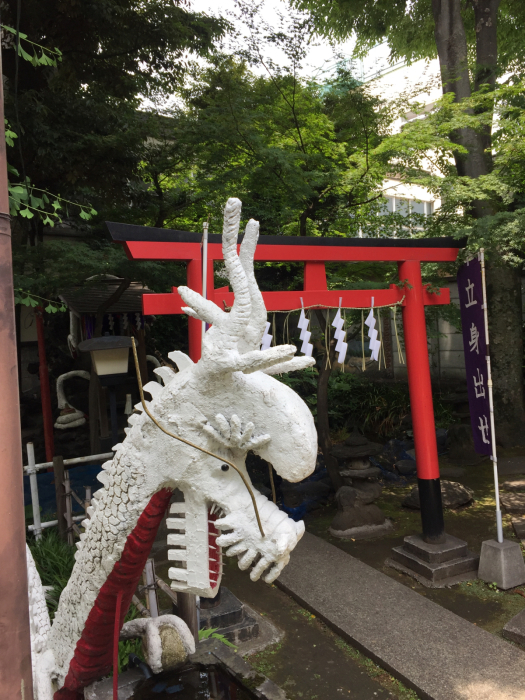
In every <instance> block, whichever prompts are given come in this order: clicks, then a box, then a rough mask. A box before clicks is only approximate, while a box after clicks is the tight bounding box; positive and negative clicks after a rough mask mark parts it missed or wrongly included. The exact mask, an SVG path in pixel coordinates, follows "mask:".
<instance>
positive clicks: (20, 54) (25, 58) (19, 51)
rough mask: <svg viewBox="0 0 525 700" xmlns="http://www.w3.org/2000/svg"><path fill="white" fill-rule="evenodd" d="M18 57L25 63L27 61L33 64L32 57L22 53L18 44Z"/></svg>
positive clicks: (22, 50)
mask: <svg viewBox="0 0 525 700" xmlns="http://www.w3.org/2000/svg"><path fill="white" fill-rule="evenodd" d="M18 55H19V56H22V58H23V59H24V60H25V61H29V63H33V56H31V54H28V53H27V51H24V49H23V48H22V44H18Z"/></svg>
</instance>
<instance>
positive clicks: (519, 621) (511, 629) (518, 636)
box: [503, 610, 525, 646]
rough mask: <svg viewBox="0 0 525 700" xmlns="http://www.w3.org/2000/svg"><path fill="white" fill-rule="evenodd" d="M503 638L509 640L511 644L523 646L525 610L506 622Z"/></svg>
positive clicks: (524, 643)
mask: <svg viewBox="0 0 525 700" xmlns="http://www.w3.org/2000/svg"><path fill="white" fill-rule="evenodd" d="M503 636H504V637H505V639H510V641H511V642H516V644H521V646H525V610H522V611H521V612H519V613H518V614H517V615H514V617H513V618H512V619H511V620H509V621H508V622H507V624H506V625H505V627H504V628H503Z"/></svg>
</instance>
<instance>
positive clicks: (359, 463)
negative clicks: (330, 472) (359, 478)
mask: <svg viewBox="0 0 525 700" xmlns="http://www.w3.org/2000/svg"><path fill="white" fill-rule="evenodd" d="M369 466H370V460H369V459H368V457H358V458H357V459H351V460H350V461H349V462H347V464H346V468H347V469H357V470H362V469H368V467H369Z"/></svg>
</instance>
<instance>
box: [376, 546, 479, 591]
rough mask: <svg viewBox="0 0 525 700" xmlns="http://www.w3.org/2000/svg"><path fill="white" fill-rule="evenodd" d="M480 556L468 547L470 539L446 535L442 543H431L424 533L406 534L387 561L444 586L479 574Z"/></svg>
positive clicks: (432, 585)
mask: <svg viewBox="0 0 525 700" xmlns="http://www.w3.org/2000/svg"><path fill="white" fill-rule="evenodd" d="M478 562H479V557H477V556H476V555H475V554H472V552H469V551H468V549H467V543H466V542H464V541H463V540H460V539H458V538H457V537H452V535H445V541H444V542H443V543H440V544H429V543H428V542H425V541H424V540H423V537H422V536H421V535H409V536H408V537H405V539H404V544H403V546H401V547H394V549H393V550H392V554H391V557H390V559H387V561H386V563H387V565H388V566H391V567H392V568H394V569H397V570H398V571H402V572H403V573H405V574H408V575H409V576H411V577H412V578H415V579H416V580H417V581H419V582H420V583H422V584H423V585H424V586H427V587H429V588H444V587H445V586H449V585H451V584H453V583H459V582H460V581H468V580H469V579H474V578H476V573H477V569H478Z"/></svg>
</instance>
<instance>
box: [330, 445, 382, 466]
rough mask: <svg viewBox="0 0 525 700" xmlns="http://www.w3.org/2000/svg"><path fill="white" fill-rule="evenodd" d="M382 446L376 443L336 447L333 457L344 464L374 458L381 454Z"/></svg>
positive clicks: (333, 449)
mask: <svg viewBox="0 0 525 700" xmlns="http://www.w3.org/2000/svg"><path fill="white" fill-rule="evenodd" d="M381 450H382V445H379V444H378V443H376V442H368V440H367V442H366V444H365V445H353V446H352V445H334V446H333V447H332V455H333V456H334V457H336V458H337V459H339V460H342V461H343V462H346V461H348V460H351V459H357V458H358V457H372V456H373V455H377V454H379V453H380V452H381Z"/></svg>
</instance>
